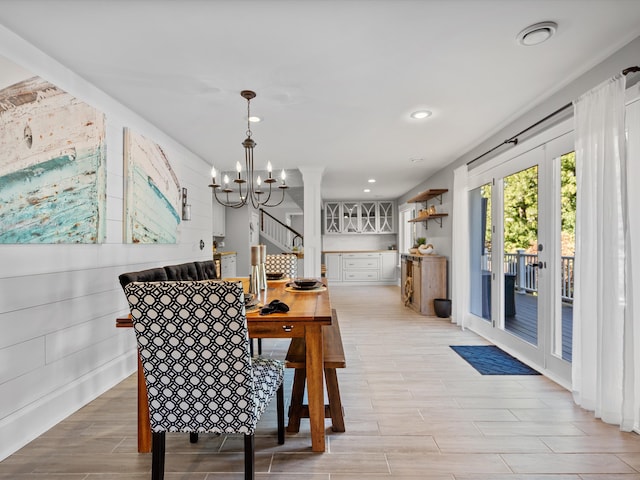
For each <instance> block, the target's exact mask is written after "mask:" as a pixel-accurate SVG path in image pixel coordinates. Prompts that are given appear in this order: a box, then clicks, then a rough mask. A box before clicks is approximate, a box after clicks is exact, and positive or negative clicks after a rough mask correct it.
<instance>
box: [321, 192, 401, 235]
mask: <svg viewBox="0 0 640 480" xmlns="http://www.w3.org/2000/svg"><path fill="white" fill-rule="evenodd" d="M394 213H395V202H393V201H391V200H386V201H370V202H369V201H360V202H325V203H324V233H366V234H368V233H395V222H394Z"/></svg>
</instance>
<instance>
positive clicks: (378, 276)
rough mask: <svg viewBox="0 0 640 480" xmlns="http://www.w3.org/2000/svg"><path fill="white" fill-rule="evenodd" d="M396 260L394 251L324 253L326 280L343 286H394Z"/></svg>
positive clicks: (396, 255)
mask: <svg viewBox="0 0 640 480" xmlns="http://www.w3.org/2000/svg"><path fill="white" fill-rule="evenodd" d="M397 258H398V254H397V252H396V251H389V252H386V251H385V252H342V253H338V252H334V253H325V264H326V267H327V273H326V275H327V279H328V280H329V281H330V282H331V284H336V283H342V284H344V285H355V284H366V283H377V284H379V285H383V284H387V285H388V284H395V283H396V282H397V274H396V263H397Z"/></svg>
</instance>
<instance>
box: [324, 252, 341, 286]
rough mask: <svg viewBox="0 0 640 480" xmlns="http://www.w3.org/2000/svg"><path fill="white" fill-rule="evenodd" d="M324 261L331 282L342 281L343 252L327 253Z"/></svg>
mask: <svg viewBox="0 0 640 480" xmlns="http://www.w3.org/2000/svg"><path fill="white" fill-rule="evenodd" d="M324 261H325V265H326V267H327V273H326V275H327V280H329V282H341V281H342V254H341V253H325V255H324ZM330 284H331V283H330Z"/></svg>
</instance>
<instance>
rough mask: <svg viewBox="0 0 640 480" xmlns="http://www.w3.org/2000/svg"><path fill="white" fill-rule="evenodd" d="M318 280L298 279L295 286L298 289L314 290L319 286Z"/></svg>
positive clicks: (294, 282)
mask: <svg viewBox="0 0 640 480" xmlns="http://www.w3.org/2000/svg"><path fill="white" fill-rule="evenodd" d="M317 283H318V280H316V279H315V278H296V279H294V280H293V284H294V285H295V286H296V287H298V288H313V287H315V286H316V285H317Z"/></svg>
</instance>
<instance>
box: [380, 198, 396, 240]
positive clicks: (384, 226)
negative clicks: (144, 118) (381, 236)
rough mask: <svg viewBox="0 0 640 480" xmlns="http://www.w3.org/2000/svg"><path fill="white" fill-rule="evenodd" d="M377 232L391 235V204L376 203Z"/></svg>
mask: <svg viewBox="0 0 640 480" xmlns="http://www.w3.org/2000/svg"><path fill="white" fill-rule="evenodd" d="M378 232H379V233H393V202H378Z"/></svg>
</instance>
